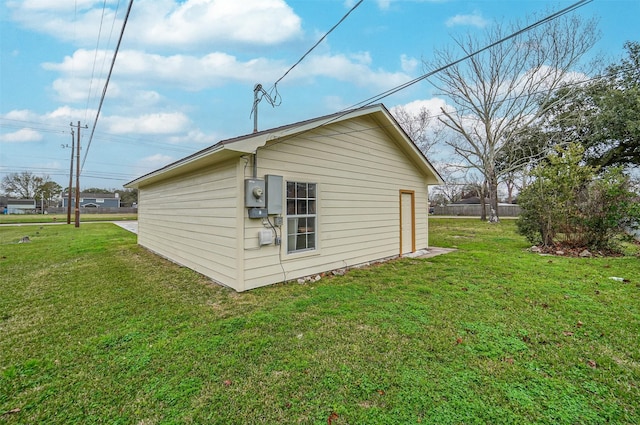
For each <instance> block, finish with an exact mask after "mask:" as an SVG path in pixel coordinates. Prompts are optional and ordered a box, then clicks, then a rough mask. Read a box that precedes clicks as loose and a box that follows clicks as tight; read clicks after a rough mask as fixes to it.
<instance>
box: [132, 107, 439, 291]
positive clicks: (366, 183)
mask: <svg viewBox="0 0 640 425" xmlns="http://www.w3.org/2000/svg"><path fill="white" fill-rule="evenodd" d="M441 183H442V180H441V178H440V176H439V175H438V173H437V172H436V171H435V169H434V168H433V167H432V166H431V164H430V163H429V161H428V160H427V159H426V158H425V157H424V155H423V154H422V153H421V152H420V151H419V149H418V148H417V147H416V146H415V144H414V143H413V142H412V141H411V140H410V139H409V137H408V136H407V135H406V133H405V132H404V131H403V130H402V128H401V127H400V126H399V124H398V123H397V122H396V120H395V119H394V118H393V117H392V115H391V114H390V113H389V111H388V110H387V109H386V108H385V107H384V106H383V105H374V106H369V107H366V108H362V109H357V110H352V111H349V112H346V113H339V114H333V115H329V116H324V117H320V118H315V119H312V120H308V121H303V122H299V123H296V124H291V125H288V126H284V127H279V128H275V129H271V130H265V131H261V132H257V133H253V134H250V135H246V136H241V137H238V138H234V139H229V140H224V141H221V142H219V143H217V144H216V145H214V146H211V147H209V148H206V149H204V150H202V151H200V152H197V153H195V154H193V155H191V156H188V157H186V158H184V159H181V160H179V161H177V162H175V163H172V164H170V165H167V166H166V167H163V168H161V169H159V170H156V171H154V172H151V173H149V174H147V175H145V176H142V177H140V178H138V179H136V180H134V181H132V182H130V183H128V184H127V185H126V187H128V188H135V189H138V190H139V199H138V200H139V203H138V243H139V244H140V245H142V246H144V247H145V248H147V249H149V250H151V251H153V252H155V253H157V254H159V255H161V256H163V257H166V258H168V259H170V260H172V261H174V262H176V263H179V264H181V265H184V266H186V267H189V268H191V269H193V270H196V271H198V272H200V273H202V274H204V275H206V276H208V277H210V278H211V279H213V280H215V281H217V282H219V283H221V284H223V285H226V286H229V287H231V288H233V289H235V290H236V291H246V290H248V289H253V288H257V287H260V286H265V285H270V284H273V283H276V282H282V281H287V280H291V279H296V278H300V277H304V276H309V275H314V274H317V273H321V272H325V271H329V270H334V269H340V268H345V267H352V266H356V265H359V264H363V263H367V262H371V261H376V260H382V259H388V258H393V257H397V256H400V255H404V254H408V253H412V252H416V251H418V250H421V249H426V248H427V247H428V226H427V220H428V186H429V185H437V184H441Z"/></svg>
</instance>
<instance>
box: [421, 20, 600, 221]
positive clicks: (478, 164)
mask: <svg viewBox="0 0 640 425" xmlns="http://www.w3.org/2000/svg"><path fill="white" fill-rule="evenodd" d="M515 31H516V25H511V26H509V27H508V28H504V27H503V26H502V25H496V26H494V27H492V28H490V29H489V30H488V31H486V32H485V34H484V36H483V37H482V38H474V37H472V36H466V37H460V38H457V39H454V40H455V43H456V44H457V46H458V47H459V48H460V49H462V53H455V52H454V51H453V50H452V49H444V50H440V51H436V52H435V59H434V61H433V62H432V63H428V64H425V65H426V66H427V67H428V68H431V69H438V68H441V67H445V66H446V65H448V64H451V63H453V62H454V61H456V60H457V59H458V58H459V57H461V56H465V55H470V54H473V53H475V52H477V51H478V50H480V49H482V48H483V47H484V46H486V45H490V44H492V43H495V42H497V41H499V40H502V39H503V38H504V37H505V36H506V35H508V34H510V33H514V32H515ZM597 39H598V31H597V28H596V22H595V21H594V20H582V19H581V18H580V17H578V16H567V15H565V16H562V17H560V18H556V19H555V20H553V21H550V22H549V23H547V24H545V25H541V26H538V27H536V28H534V29H532V30H529V31H527V32H524V33H521V34H519V35H517V36H516V37H514V38H511V39H509V40H507V41H504V42H502V43H499V44H497V45H495V46H494V47H492V48H490V49H488V50H485V51H483V52H482V53H479V54H477V55H474V56H472V57H471V58H469V59H468V60H466V61H464V62H461V63H458V64H457V65H453V66H450V67H448V68H446V69H444V70H443V71H441V72H439V73H437V74H435V76H434V77H433V78H434V79H433V80H431V83H432V84H433V85H434V86H435V87H436V88H437V89H438V90H439V91H440V94H441V95H444V96H446V97H447V98H448V99H449V100H450V101H451V102H452V103H453V105H454V108H455V110H445V109H442V116H441V117H440V118H439V120H440V121H441V122H442V123H443V124H444V125H445V126H446V127H448V128H449V129H450V130H452V131H453V134H454V135H455V137H452V138H450V139H448V140H447V143H448V144H449V145H450V146H451V147H452V148H453V149H454V150H455V152H456V153H457V154H458V155H460V156H461V157H462V158H463V159H464V161H465V162H466V163H467V164H468V166H469V167H470V168H475V169H477V170H478V171H480V172H481V173H482V174H483V176H484V178H485V179H486V181H487V184H488V188H489V199H490V204H491V205H490V206H491V215H490V218H489V221H491V222H496V221H499V217H498V182H499V180H500V177H501V176H502V175H505V174H507V173H509V172H510V171H512V170H513V169H517V168H519V167H521V165H522V164H523V161H527V160H528V159H529V158H530V156H531V155H539V154H540V152H537V153H536V152H531V153H530V154H522V155H513V156H511V155H507V157H513V158H517V160H516V159H514V161H516V162H515V163H511V164H505V163H503V164H501V166H500V167H498V161H499V160H501V159H500V155H501V152H502V151H503V150H506V149H510V150H514V149H515V147H514V144H516V143H517V142H518V140H519V139H521V138H520V137H518V136H519V134H520V133H521V132H523V131H524V130H526V128H527V127H528V126H529V125H531V124H532V123H534V122H535V121H536V120H537V119H538V118H539V117H540V116H541V115H542V114H543V113H544V112H545V110H542V109H541V108H540V105H541V104H547V103H548V102H545V100H548V99H551V97H552V95H553V94H554V92H555V91H556V89H557V88H559V87H560V86H561V85H562V84H563V83H566V82H567V81H568V80H569V79H570V77H571V72H572V69H573V68H574V67H576V66H577V65H578V64H579V61H580V59H581V58H582V56H583V55H584V54H585V53H586V52H587V51H588V50H589V49H590V48H591V47H592V46H593V45H594V44H595V42H596V40H597ZM503 159H504V158H502V160H503Z"/></svg>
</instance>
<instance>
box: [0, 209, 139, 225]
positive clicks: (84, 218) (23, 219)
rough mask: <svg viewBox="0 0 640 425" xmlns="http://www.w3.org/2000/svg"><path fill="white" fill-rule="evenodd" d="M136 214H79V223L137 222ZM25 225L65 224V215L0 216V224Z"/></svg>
mask: <svg viewBox="0 0 640 425" xmlns="http://www.w3.org/2000/svg"><path fill="white" fill-rule="evenodd" d="M137 219H138V214H136V213H124V214H116V213H111V214H93V213H91V214H85V213H82V214H80V221H81V222H83V223H85V222H93V221H125V220H137ZM25 223H64V224H66V223H67V214H0V224H25ZM74 223H75V215H74V212H73V211H71V224H74Z"/></svg>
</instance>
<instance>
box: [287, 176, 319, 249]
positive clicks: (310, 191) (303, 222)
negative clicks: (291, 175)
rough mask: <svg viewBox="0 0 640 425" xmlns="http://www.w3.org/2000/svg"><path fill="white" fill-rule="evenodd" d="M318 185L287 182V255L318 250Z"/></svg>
mask: <svg viewBox="0 0 640 425" xmlns="http://www.w3.org/2000/svg"><path fill="white" fill-rule="evenodd" d="M316 202H317V199H316V184H315V183H301V182H287V253H293V252H301V251H311V250H314V249H316Z"/></svg>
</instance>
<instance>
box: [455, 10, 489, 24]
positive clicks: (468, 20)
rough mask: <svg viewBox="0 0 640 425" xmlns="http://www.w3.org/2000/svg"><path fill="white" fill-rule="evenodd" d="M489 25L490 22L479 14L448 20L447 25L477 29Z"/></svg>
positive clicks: (458, 16)
mask: <svg viewBox="0 0 640 425" xmlns="http://www.w3.org/2000/svg"><path fill="white" fill-rule="evenodd" d="M488 24H489V21H487V20H486V19H484V18H483V17H482V14H481V13H479V12H474V13H473V14H470V15H456V16H453V17H451V18H449V19H447V22H446V25H447V26H448V27H455V26H472V27H477V28H484V27H486V26H487V25H488Z"/></svg>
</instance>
